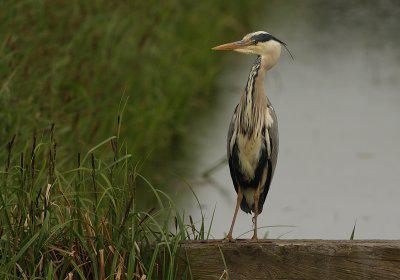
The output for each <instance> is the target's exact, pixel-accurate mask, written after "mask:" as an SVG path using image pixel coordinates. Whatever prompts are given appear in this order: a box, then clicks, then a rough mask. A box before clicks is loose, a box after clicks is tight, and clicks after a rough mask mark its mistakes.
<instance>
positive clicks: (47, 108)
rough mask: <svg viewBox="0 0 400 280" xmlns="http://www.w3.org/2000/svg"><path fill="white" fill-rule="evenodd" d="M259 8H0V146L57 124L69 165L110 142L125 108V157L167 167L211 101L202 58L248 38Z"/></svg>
mask: <svg viewBox="0 0 400 280" xmlns="http://www.w3.org/2000/svg"><path fill="white" fill-rule="evenodd" d="M259 2H261V1H259V0H252V1H233V2H230V3H229V5H228V4H227V2H226V1H224V0H208V1H199V2H196V3H194V2H193V1H189V0H181V1H177V0H168V1H154V0H149V1H139V0H136V1H133V0H132V1H107V0H96V1H78V0H70V1H63V0H57V1H54V0H42V1H33V0H20V1H10V0H5V1H1V3H0V11H1V12H0V22H1V25H0V120H1V127H0V140H1V141H0V143H1V145H2V146H4V145H5V143H6V142H7V141H9V140H10V139H11V137H12V136H13V135H14V134H17V138H16V142H15V144H14V146H16V147H24V145H28V144H26V143H27V142H28V141H29V142H31V139H32V137H31V135H32V134H33V133H34V131H36V132H37V134H38V135H39V136H38V137H39V138H40V137H43V136H40V135H41V133H42V132H43V131H44V130H45V129H46V128H49V127H50V126H51V124H52V123H55V126H56V135H57V140H58V141H57V142H59V143H60V144H59V145H58V155H57V156H58V157H62V158H63V159H64V163H65V162H69V159H70V158H72V157H75V156H76V153H77V152H79V150H81V149H82V150H87V147H91V146H93V145H94V144H96V143H98V142H100V141H102V140H103V139H106V138H107V137H108V136H110V135H115V134H116V127H117V116H118V114H119V112H121V111H122V107H123V106H124V104H125V103H126V107H125V109H124V114H123V120H122V126H121V135H123V136H124V138H126V139H129V140H128V141H129V145H128V146H129V149H130V151H129V152H130V153H132V154H133V156H134V158H135V159H136V160H138V161H143V160H145V159H147V158H148V159H147V162H146V166H147V167H150V168H151V167H152V165H153V164H154V165H159V164H160V162H168V160H170V159H171V158H172V154H173V153H172V152H171V151H172V149H173V147H176V146H178V145H179V140H180V139H181V137H182V136H183V135H184V134H185V132H186V131H187V127H186V125H187V122H188V120H189V119H190V118H192V116H193V110H197V111H201V108H203V107H204V106H205V104H207V102H208V101H209V96H210V95H211V94H212V93H213V86H214V82H215V79H216V76H217V74H218V73H219V70H220V66H219V59H220V57H221V56H216V55H214V54H213V53H212V52H211V50H210V48H211V47H212V46H214V45H215V44H218V43H221V42H224V41H225V40H229V39H232V38H236V37H237V36H239V34H240V35H241V34H243V33H246V31H248V28H247V27H248V25H249V21H250V19H251V17H252V12H251V11H255V4H256V3H259ZM17 149H18V148H17ZM3 150H4V149H2V151H1V152H0V160H1V161H2V162H4V161H5V153H3ZM149 155H150V156H149ZM152 155H157V157H156V158H155V157H153V156H152ZM62 164H63V163H62Z"/></svg>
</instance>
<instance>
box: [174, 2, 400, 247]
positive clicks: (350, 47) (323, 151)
mask: <svg viewBox="0 0 400 280" xmlns="http://www.w3.org/2000/svg"><path fill="white" fill-rule="evenodd" d="M264 14H265V22H262V23H261V24H259V25H258V26H254V30H267V31H269V32H271V33H272V34H274V35H276V36H277V37H278V38H280V39H282V40H283V41H285V42H287V43H288V45H289V47H290V49H291V51H292V52H293V53H294V56H295V60H294V61H291V60H290V57H289V55H287V54H286V53H283V56H282V58H281V60H280V62H279V64H278V65H277V66H276V67H274V68H273V70H272V71H271V73H270V74H269V76H268V77H267V92H268V95H269V97H270V99H271V101H272V102H273V104H274V106H275V108H276V111H277V114H278V119H279V125H280V153H279V158H278V166H277V170H276V174H275V178H274V180H273V183H272V187H271V190H270V193H269V195H268V198H267V202H266V206H265V208H264V209H265V210H264V212H263V213H262V215H261V216H260V224H261V226H271V225H293V226H296V227H295V228H268V229H264V230H262V232H266V231H268V232H269V236H270V237H273V238H275V237H278V236H280V235H281V234H284V233H285V232H288V231H290V233H288V234H286V235H285V236H284V238H334V239H335V238H349V236H350V233H351V230H352V227H353V225H354V222H355V220H356V219H357V227H356V235H355V237H356V238H400V144H399V143H400V51H399V46H400V36H399V34H400V33H399V30H400V2H399V1H395V0H393V1H360V0H357V1H294V0H292V1H269V4H268V5H267V7H266V10H265V13H264ZM251 31H253V30H251ZM232 39H236V38H232ZM210 55H216V54H213V53H211V54H210ZM218 55H225V56H226V57H227V63H226V72H225V74H224V75H223V77H221V79H220V82H219V93H218V94H219V95H218V98H217V101H216V102H215V103H214V104H213V105H212V107H211V108H209V112H207V113H206V114H204V115H203V116H202V118H201V119H200V120H198V122H196V124H195V125H193V127H196V129H193V131H192V133H193V135H194V136H193V138H191V139H190V140H189V141H188V143H187V147H188V150H189V149H190V152H188V154H190V155H191V156H190V158H189V159H187V162H185V163H184V164H186V163H187V164H192V163H193V162H194V163H195V164H194V165H195V166H194V170H195V172H194V173H195V174H194V175H193V180H191V181H193V182H194V181H196V180H197V179H196V178H200V177H201V175H200V174H201V172H202V171H204V170H205V169H207V168H208V167H210V166H213V165H214V164H215V163H216V162H218V161H219V160H220V159H221V158H222V157H223V156H225V153H226V133H227V129H228V125H229V122H230V118H231V114H232V111H233V108H234V106H235V105H236V103H237V102H238V100H239V97H240V95H241V93H242V91H243V88H244V85H245V83H246V79H247V75H248V71H249V69H250V66H251V63H252V62H253V61H254V57H249V56H243V55H239V54H222V53H218ZM189 162H190V163H189ZM212 178H213V180H215V183H213V184H201V185H199V186H198V187H196V189H195V191H196V193H197V194H198V196H199V199H200V201H201V202H202V203H203V205H202V206H203V207H204V210H205V211H206V216H207V217H208V218H211V215H212V211H213V208H214V206H215V205H216V214H215V218H214V226H213V228H212V233H213V235H214V237H216V238H221V237H222V236H223V234H224V232H226V231H227V230H228V227H229V225H230V220H231V218H232V214H233V208H234V204H235V192H234V190H233V186H232V183H231V179H230V177H229V171H228V167H227V166H224V167H223V168H222V169H220V170H219V171H217V172H216V173H214V174H213V176H212ZM194 185H196V184H194ZM181 207H182V208H183V209H191V210H190V211H191V212H192V213H193V214H194V216H197V217H198V216H199V215H198V214H197V213H198V207H197V204H196V203H195V200H194V199H192V198H191V195H188V196H187V197H185V198H183V197H182V200H181ZM250 228H251V217H250V216H249V215H246V214H244V213H240V215H239V218H238V223H237V226H236V228H235V234H236V235H238V234H240V233H243V232H245V231H247V230H249V229H250ZM248 236H250V234H249V235H248Z"/></svg>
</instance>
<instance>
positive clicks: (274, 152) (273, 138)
mask: <svg viewBox="0 0 400 280" xmlns="http://www.w3.org/2000/svg"><path fill="white" fill-rule="evenodd" d="M268 110H269V114H270V118H271V120H272V124H271V125H270V126H269V127H268V135H269V142H270V149H271V152H270V155H269V160H270V162H271V165H272V166H271V167H272V170H271V179H272V177H273V176H274V172H275V167H276V162H277V159H278V151H279V133H278V119H277V117H276V114H275V110H274V108H273V107H272V106H271V105H270V106H268Z"/></svg>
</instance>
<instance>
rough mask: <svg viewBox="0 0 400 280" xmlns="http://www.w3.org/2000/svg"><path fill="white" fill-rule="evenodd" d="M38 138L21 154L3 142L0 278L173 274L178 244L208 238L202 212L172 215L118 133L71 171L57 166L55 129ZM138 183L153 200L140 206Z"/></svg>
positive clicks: (80, 159)
mask: <svg viewBox="0 0 400 280" xmlns="http://www.w3.org/2000/svg"><path fill="white" fill-rule="evenodd" d="M42 138H43V139H47V140H46V141H43V140H42V141H40V142H39V141H38V140H37V139H36V140H35V138H34V139H33V140H32V142H31V143H30V145H29V148H27V149H26V150H24V151H22V152H20V153H18V152H15V151H13V141H14V139H12V140H11V141H10V142H9V143H8V144H7V149H8V155H9V156H8V157H7V158H9V159H10V160H9V161H8V160H7V162H6V164H5V170H4V171H2V172H0V176H1V177H0V184H1V190H2V193H1V196H0V198H1V201H0V278H1V279H65V277H74V278H73V279H106V278H107V279H114V278H115V279H143V278H141V277H143V276H144V275H145V276H146V277H147V278H146V279H176V274H177V254H176V253H177V250H178V247H179V242H180V241H182V240H188V239H199V238H206V237H207V236H208V235H207V232H205V225H204V217H203V220H202V221H203V222H202V223H201V224H200V225H199V226H198V225H194V224H193V221H192V219H191V218H190V219H189V220H190V222H189V220H188V219H185V218H184V217H183V216H182V215H181V214H180V213H178V212H177V210H176V207H175V205H174V203H173V201H172V200H171V198H170V197H169V196H168V195H167V194H166V193H165V192H163V191H161V190H159V189H156V188H155V187H154V186H153V185H152V184H151V182H150V181H149V180H147V179H146V178H144V177H143V176H142V175H141V174H140V172H138V169H137V166H136V165H134V164H133V160H132V156H131V155H130V154H127V153H125V151H126V150H127V147H126V145H125V144H120V143H119V142H120V138H119V136H118V135H117V136H114V137H109V138H108V139H106V140H104V141H102V142H101V143H100V144H98V145H96V146H95V147H93V148H92V149H90V150H89V151H88V152H86V153H85V154H82V155H77V156H76V167H74V168H72V169H69V170H62V169H59V168H58V164H57V156H56V155H57V145H55V142H54V139H55V137H54V127H52V128H50V129H49V130H48V131H47V132H45V133H44V134H43V136H42ZM115 147H118V150H116V149H115ZM14 153H16V154H18V155H19V156H18V157H17V156H14ZM100 155H101V156H100ZM138 186H141V188H144V189H146V190H147V191H149V192H151V193H152V196H153V198H154V201H156V202H155V203H154V204H153V205H151V206H149V207H148V208H143V207H141V206H140V205H142V204H143V203H140V200H141V194H142V193H143V192H142V193H140V192H139V191H138V189H139V187H138ZM185 220H188V221H187V222H185ZM125 276H126V277H125ZM119 277H122V278H119ZM71 279H72V278H71Z"/></svg>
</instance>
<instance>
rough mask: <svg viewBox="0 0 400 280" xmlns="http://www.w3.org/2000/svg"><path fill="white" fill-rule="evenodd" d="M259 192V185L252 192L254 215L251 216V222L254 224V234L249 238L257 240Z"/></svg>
mask: <svg viewBox="0 0 400 280" xmlns="http://www.w3.org/2000/svg"><path fill="white" fill-rule="evenodd" d="M260 193H261V187H260V186H259V187H258V188H257V189H256V191H255V192H254V217H253V224H254V234H253V237H252V238H251V239H252V240H258V238H257V217H258V214H259V213H258V201H259V200H260Z"/></svg>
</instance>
